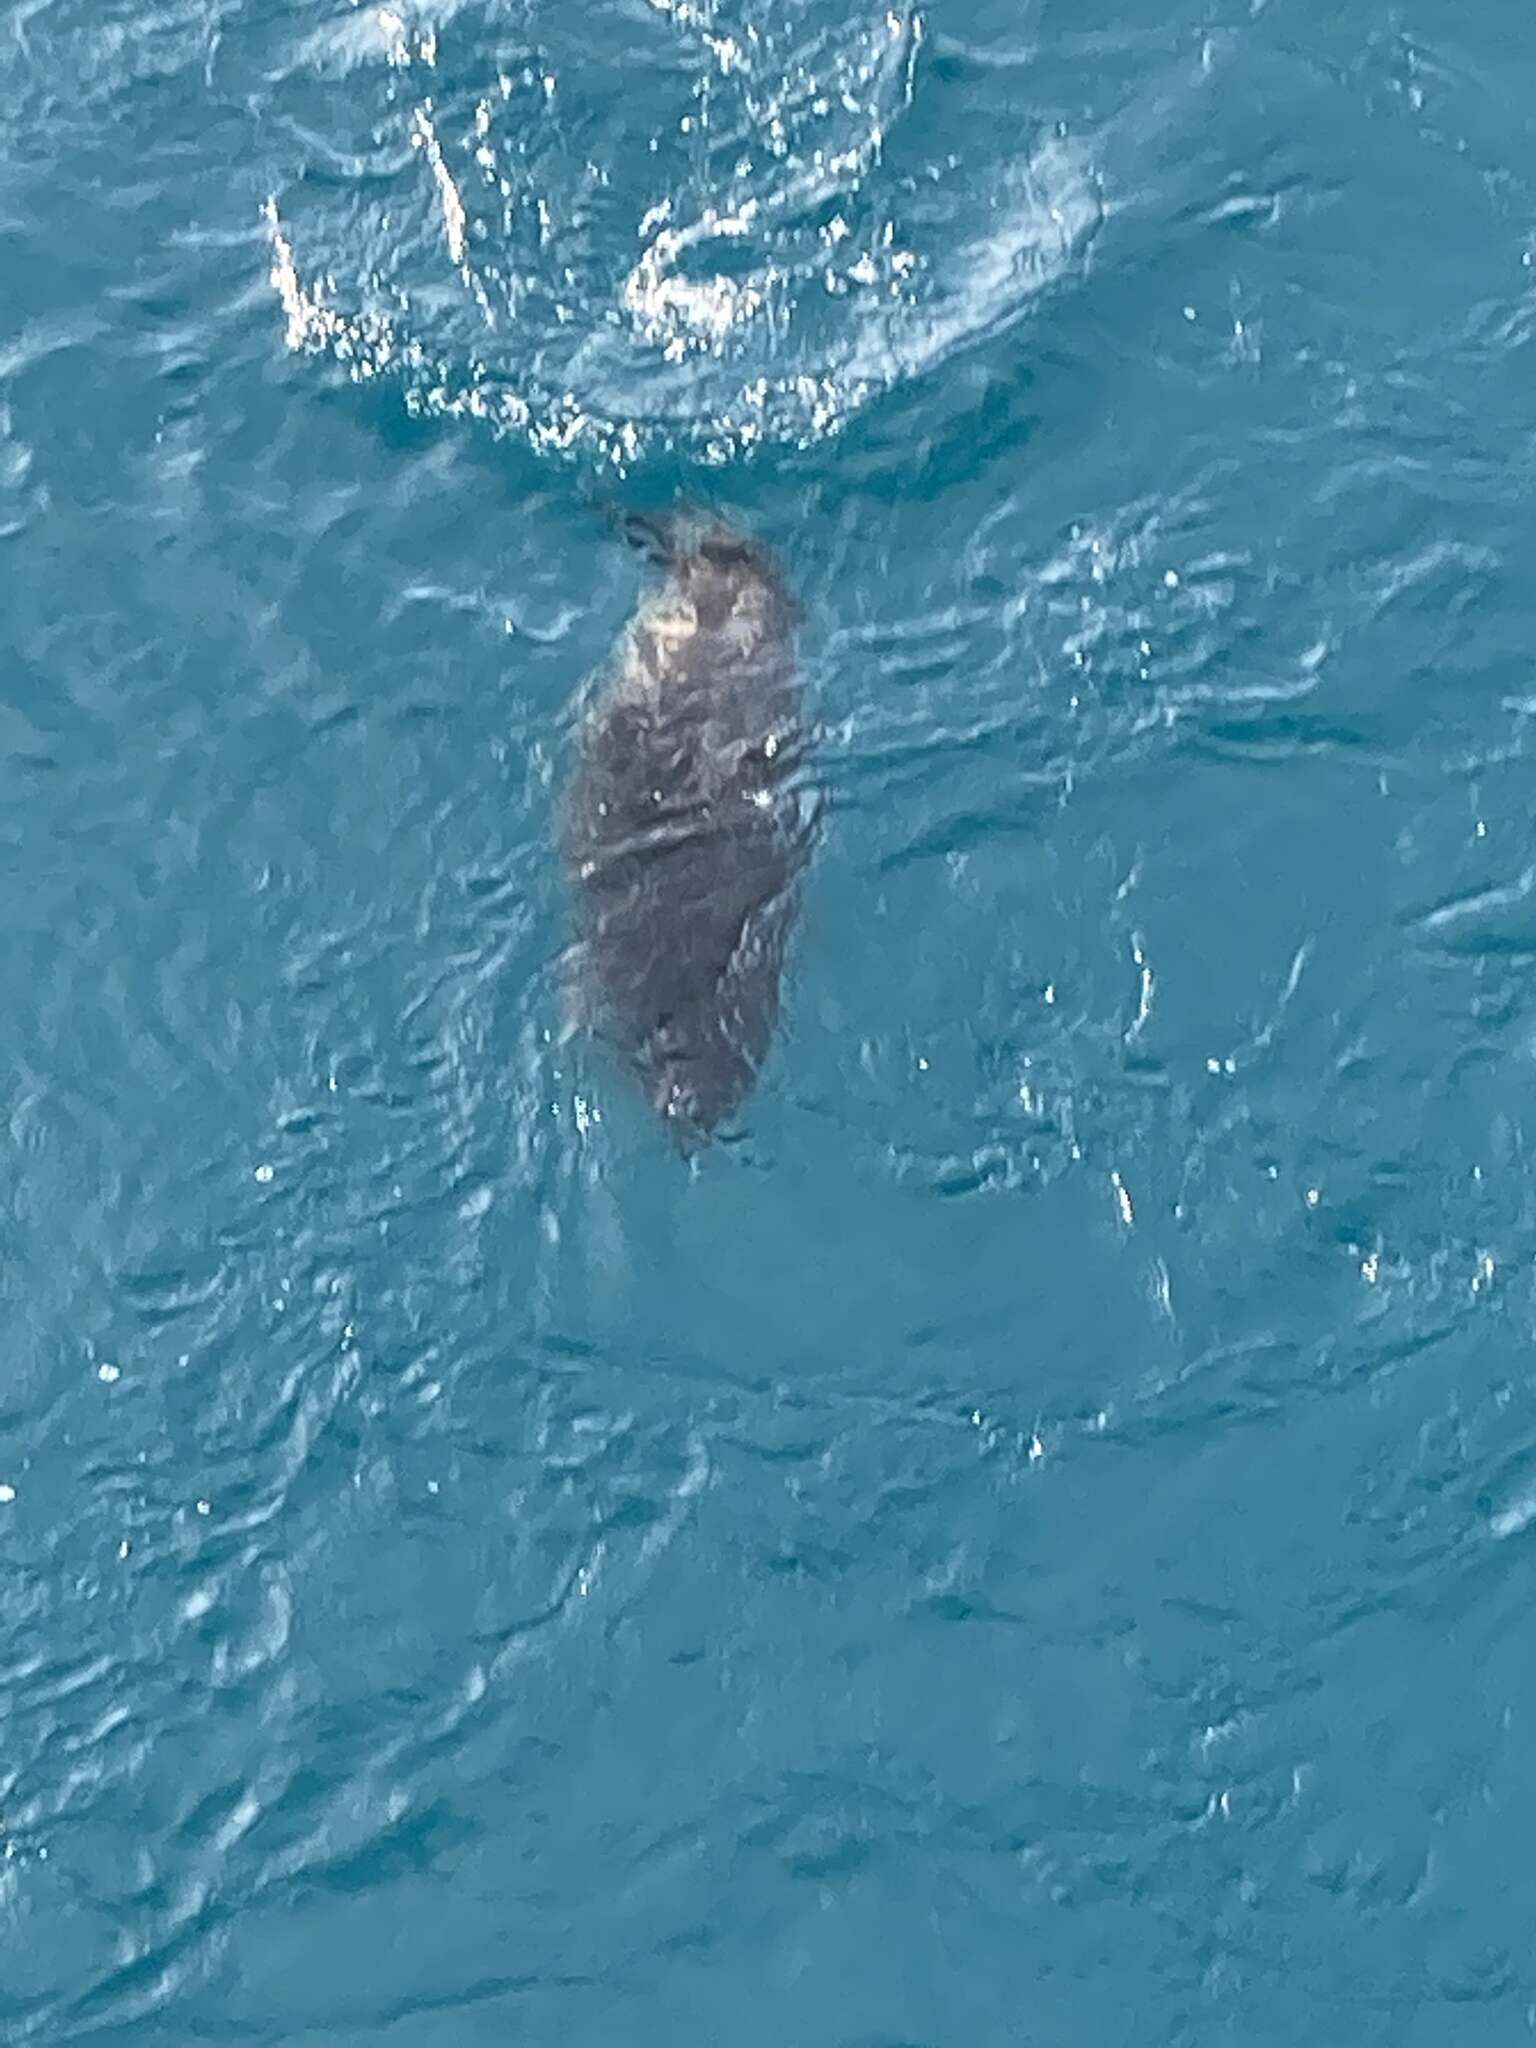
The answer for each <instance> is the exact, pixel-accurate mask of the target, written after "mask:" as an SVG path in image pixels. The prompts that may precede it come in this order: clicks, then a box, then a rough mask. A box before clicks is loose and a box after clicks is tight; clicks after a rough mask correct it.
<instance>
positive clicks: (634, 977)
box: [562, 522, 808, 1147]
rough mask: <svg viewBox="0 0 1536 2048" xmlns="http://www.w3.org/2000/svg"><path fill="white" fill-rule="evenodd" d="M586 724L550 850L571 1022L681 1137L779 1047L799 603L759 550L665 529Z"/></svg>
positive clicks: (675, 527) (738, 538) (794, 812)
mask: <svg viewBox="0 0 1536 2048" xmlns="http://www.w3.org/2000/svg"><path fill="white" fill-rule="evenodd" d="M656 542H657V553H658V556H659V559H660V561H661V563H662V566H663V570H664V575H663V578H662V580H661V583H660V586H659V588H657V589H656V590H654V591H653V592H652V593H651V594H650V595H649V596H648V597H647V598H646V600H645V601H644V602H643V603H642V605H641V606H640V609H639V610H638V612H637V613H636V615H635V617H634V618H633V619H632V620H631V622H630V624H629V626H628V628H627V629H626V631H625V633H624V636H623V638H622V640H621V642H620V645H619V648H618V651H617V655H616V658H615V660H614V662H613V664H612V667H611V670H610V673H609V674H608V676H607V677H606V678H605V680H604V682H603V683H602V685H601V686H600V688H599V689H598V690H597V692H596V693H595V697H594V701H593V702H592V704H591V707H590V709H589V711H588V713H587V715H586V717H585V718H584V719H583V721H582V724H581V728H580V733H579V738H578V753H577V762H576V769H575V773H574V775H573V777H572V780H571V784H570V787H569V789H568V791H567V796H566V803H565V815H564V824H563V833H562V837H563V846H564V854H565V859H566V864H567V868H568V871H569V875H570V879H571V886H572V890H573V894H574V897H575V902H576V909H577V924H578V933H577V945H576V949H575V954H574V967H575V980H574V988H575V992H576V994H577V996H578V1003H579V1014H580V1017H581V1019H582V1021H584V1022H587V1023H589V1024H591V1025H592V1026H594V1027H595V1028H596V1029H597V1030H598V1031H599V1032H601V1033H602V1035H603V1036H605V1037H606V1038H608V1039H609V1041H610V1042H611V1043H612V1044H613V1045H614V1046H615V1047H616V1049H617V1050H618V1052H619V1054H620V1055H621V1057H622V1058H623V1059H624V1061H625V1062H626V1064H627V1065H628V1066H629V1068H630V1069H631V1071H632V1072H633V1074H634V1075H635V1078H636V1079H637V1081H638V1082H639V1084H640V1086H641V1088H642V1089H643V1091H644V1092H645V1094H646V1096H647V1097H648V1099H649V1100H650V1102H651V1104H652V1106H653V1107H654V1108H655V1110H656V1111H657V1113H658V1114H659V1115H660V1116H661V1117H663V1118H664V1119H665V1120H666V1121H667V1122H668V1124H669V1125H670V1126H671V1128H672V1129H673V1132H674V1135H675V1136H676V1137H677V1138H678V1140H679V1142H680V1144H682V1145H684V1146H685V1147H686V1146H688V1145H690V1144H691V1143H695V1142H698V1141H701V1140H703V1139H705V1138H707V1137H708V1136H709V1135H710V1134H711V1133H712V1132H713V1131H714V1130H715V1128H716V1126H717V1125H719V1124H720V1123H721V1122H722V1121H723V1120H724V1119H725V1118H727V1117H728V1116H729V1115H730V1114H731V1113H732V1112H733V1111H734V1110H735V1109H736V1108H737V1107H738V1106H739V1105H740V1103H741V1102H742V1101H743V1099H744V1098H745V1096H746V1095H747V1093H748V1091H749V1090H750V1088H751V1087H752V1084H753V1081H754V1080H755V1078H756V1075H757V1072H758V1069H759V1068H760V1066H761V1064H762V1061H763V1058H764V1055H765V1054H766V1052H767V1050H768V1047H769V1044H770V1043H771V1041H772V1037H773V1032H774V1028H775V1025H776V1023H777V1020H778V1014H779V990H780V983H781V980H782V975H783V967H784V957H785V950H786V947H787V944H788V941H789V937H790V933H791V930H792V928H793V925H794V920H795V912H796V895H797V882H798V878H799V874H800V871H801V869H802V867H803V865H804V859H805V854H806V851H807V846H808V825H807V822H806V820H805V818H804V816H803V814H802V810H801V805H800V802H799V799H798V796H797V794H796V791H795V788H794V785H793V773H794V769H795V767H796V765H797V763H798V762H799V760H800V759H801V757H802V754H803V750H804V742H803V731H802V726H801V720H800V708H799V700H798V689H797V684H796V677H795V669H794V657H793V645H792V642H793V634H794V628H795V624H796V622H797V618H798V613H797V610H796V607H795V605H794V602H793V600H792V599H791V598H790V596H789V594H788V592H787V590H786V589H785V587H784V584H783V582H782V581H781V579H780V576H779V573H778V570H777V568H776V566H775V565H774V563H773V561H772V560H771V558H770V557H769V556H768V554H767V553H766V551H765V550H763V549H762V548H761V547H759V546H758V545H757V544H756V543H755V542H753V541H750V540H748V539H746V538H744V537H743V536H742V535H740V534H738V533H736V532H734V531H732V530H731V529H729V528H727V527H723V526H719V525H713V524H712V525H705V526H702V527H698V526H696V527H694V528H692V529H691V530H690V529H688V528H686V527H685V526H684V525H683V524H682V522H676V523H674V524H672V525H670V526H668V527H667V528H665V529H662V530H661V531H660V532H659V533H658V534H657V536H656Z"/></svg>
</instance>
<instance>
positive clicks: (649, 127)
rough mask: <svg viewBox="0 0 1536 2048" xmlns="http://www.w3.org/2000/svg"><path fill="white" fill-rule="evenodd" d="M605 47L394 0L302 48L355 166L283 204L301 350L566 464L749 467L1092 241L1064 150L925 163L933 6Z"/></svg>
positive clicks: (307, 127)
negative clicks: (566, 457)
mask: <svg viewBox="0 0 1536 2048" xmlns="http://www.w3.org/2000/svg"><path fill="white" fill-rule="evenodd" d="M601 29H602V32H601V33H599V24H598V23H597V22H596V21H586V22H573V21H571V20H570V18H569V17H567V16H565V15H563V14H557V13H556V12H555V11H554V10H553V9H549V10H548V11H547V13H546V12H545V11H544V10H541V9H539V8H537V7H535V9H534V10H533V13H532V18H531V19H530V21H529V24H528V28H527V32H526V34H525V35H524V36H523V37H522V38H521V40H520V41H519V42H518V43H517V44H516V45H515V47H512V48H509V47H508V46H507V40H506V32H505V29H504V27H503V28H501V29H500V30H499V31H498V28H497V24H496V22H495V20H494V19H493V18H491V17H489V16H487V15H483V14H480V13H478V12H475V11H473V10H470V9H467V8H464V9H460V10H458V11H457V12H451V13H447V14H441V13H440V14H439V15H438V16H437V17H436V18H434V20H433V21H431V22H430V23H429V22H426V21H424V20H423V19H421V18H418V17H414V16H412V15H411V14H410V13H408V12H407V10H406V8H405V6H404V0H402V4H401V5H398V6H383V7H374V8H367V9H362V10H360V11H359V16H358V18H357V19H355V20H354V21H353V22H352V23H350V24H349V25H348V26H347V29H346V33H345V34H343V33H342V32H341V31H340V30H339V29H338V30H337V32H336V33H335V34H334V35H333V36H332V37H331V38H330V39H329V40H328V41H327V42H326V43H325V44H324V45H317V44H316V42H315V39H314V35H313V33H312V32H311V33H310V34H309V35H308V36H307V38H306V39H304V40H303V41H301V42H300V43H299V44H298V45H297V46H296V47H295V50H294V52H293V58H292V62H291V63H290V65H289V66H288V67H286V69H282V70H280V71H279V73H277V74H275V84H274V91H275V92H276V93H278V94H280V95H286V96H289V97H291V98H293V99H294V100H295V101H296V102H298V103H300V105H299V106H296V110H295V113H294V115H293V116H292V117H291V118H292V119H293V121H294V124H295V126H296V127H299V126H300V125H302V129H303V132H304V133H305V134H306V135H313V134H314V133H315V131H316V124H317V120H318V121H319V123H320V131H321V133H322V134H323V135H324V137H325V140H326V143H327V145H328V149H329V162H330V163H331V164H332V165H334V166H336V167H338V171H337V175H335V176H333V177H330V178H328V179H326V180H324V181H315V180H306V179H303V178H299V177H295V178H293V179H292V180H291V181H290V182H289V183H288V185H287V187H286V188H285V189H284V191H283V194H282V197H281V198H280V197H279V195H278V194H277V193H275V192H274V194H273V195H272V196H271V198H270V199H269V201H268V204H267V207H266V209H265V214H266V222H267V228H268V233H269V236H270V238H271V245H272V252H273V260H272V269H271V277H272V283H273V287H274V290H275V291H276V293H277V296H278V299H279V302H280V304H281V306H282V309H283V312H284V316H285V323H286V325H285V333H286V338H287V341H288V344H289V346H290V347H292V348H295V349H305V350H311V351H320V352H325V353H329V354H330V355H332V356H333V357H335V358H336V359H337V360H338V361H339V362H341V363H342V364H344V365H345V366H346V368H347V369H348V371H349V373H350V374H353V375H355V376H359V377H372V376H377V375H378V374H379V373H380V372H381V371H384V370H389V371H390V372H391V373H392V374H395V375H397V376H399V377H400V379H401V382H402V387H403V392H404V397H405V402H406V404H407V406H408V407H409V408H410V409H411V410H412V411H414V412H429V413H443V414H451V415H464V416H470V417H474V418H477V419H481V420H484V421H486V422H488V423H489V424H490V425H491V426H492V427H493V428H494V429H496V430H497V431H501V432H509V433H517V434H519V435H522V436H524V437H526V438H527V439H528V440H529V441H530V442H531V443H532V444H533V445H534V446H535V447H538V448H540V449H543V450H546V451H549V452H570V451H572V450H581V451H582V452H586V453H594V454H596V455H598V456H600V457H602V458H604V459H605V460H607V461H609V462H611V463H613V464H614V465H615V466H617V467H619V468H623V467H626V466H628V465H629V464H630V463H632V462H634V461H635V460H637V459H638V458H639V457H640V456H641V455H643V454H646V453H649V452H651V451H653V450H656V449H682V450H685V451H686V452H687V453H689V454H690V455H693V456H696V457H702V458H703V459H704V460H706V461H713V462H726V461H730V460H732V459H734V458H736V457H739V456H741V455H743V454H746V453H749V452H751V451H753V450H754V449H757V448H759V447H762V446H764V445H767V444H777V445H793V446H800V447H804V446H808V445H810V444H812V443H813V442H816V441H819V440H822V439H825V438H826V437H827V436H829V435H833V434H836V433H837V432H838V431H839V430H840V429H841V428H842V427H843V426H844V425H845V424H846V423H847V421H848V420H849V419H850V418H851V417H852V416H853V415H854V413H856V412H857V411H858V410H859V409H860V408H861V407H862V406H864V405H866V404H867V403H868V402H869V400H870V399H871V398H872V397H874V396H876V395H878V394H879V393H880V392H882V391H885V390H888V389H890V388H891V387H892V386H893V385H895V384H899V383H901V382H902V381H904V380H906V379H910V378H912V377H914V376H916V375H919V374H921V373H922V372H923V371H925V370H927V369H930V368H931V367H932V366H933V365H935V364H936V363H939V362H941V361H943V360H944V359H945V358H946V357H947V356H949V355H951V354H952V353H954V352H955V351H956V350H958V349H962V348H964V347H966V346H968V345H970V344H971V343H972V342H974V341H975V340H976V338H977V337H979V336H981V335H984V334H987V333H990V332H994V331H996V330H997V329H998V328H999V327H1001V326H1004V325H1006V324H1008V323H1009V322H1011V321H1012V320H1014V319H1016V318H1018V317H1019V316H1020V315H1021V314H1022V313H1023V312H1024V311H1025V310H1026V309H1027V307H1028V305H1029V304H1030V303H1031V301H1032V300H1033V299H1034V298H1035V297H1036V296H1037V295H1038V293H1039V292H1040V291H1041V290H1043V289H1044V288H1045V287H1047V286H1048V285H1049V284H1050V283H1051V282H1052V281H1053V280H1054V279H1056V278H1057V277H1059V276H1061V275H1062V274H1063V273H1064V272H1065V271H1066V270H1067V269H1068V267H1069V266H1070V265H1071V263H1072V262H1073V261H1074V259H1075V258H1076V257H1077V255H1078V254H1079V252H1080V251H1081V250H1082V248H1083V247H1084V245H1085V244H1086V242H1087V240H1088V239H1089V238H1090V237H1091V235H1092V232H1093V230H1094V227H1095V226H1096V224H1097V220H1098V215H1099V207H1098V201H1097V196H1096V193H1095V190H1094V184H1093V180H1092V177H1091V174H1090V172H1089V169H1088V166H1087V164H1086V162H1085V161H1084V159H1083V157H1082V156H1081V154H1080V153H1079V152H1078V151H1077V150H1076V149H1075V148H1074V147H1073V146H1071V145H1070V144H1069V143H1068V142H1067V141H1066V140H1065V139H1063V138H1062V137H1061V136H1059V135H1049V134H1048V135H1046V136H1044V137H1043V138H1036V139H1035V140H1034V141H1033V142H1032V143H1031V144H1030V145H1029V146H1028V147H1022V146H1020V145H1019V144H1017V143H1015V144H1014V145H1013V146H1012V147H1011V149H1009V150H1007V151H1003V152H998V151H997V150H996V149H995V148H993V149H990V150H986V151H985V160H984V161H980V162H975V163H973V162H969V161H967V159H966V157H965V156H964V154H963V153H962V152H960V151H957V150H950V151H946V152H944V153H943V154H942V155H941V156H940V157H939V158H938V159H934V158H933V157H932V156H931V154H930V155H927V156H921V155H918V154H916V153H915V152H914V151H913V150H912V149H911V148H907V147H906V146H905V143H904V137H905V131H906V128H907V126H908V125H909V124H908V115H909V113H910V111H911V109H912V106H913V104H914V101H915V99H916V97H917V94H918V92H919V90H920V87H921V73H920V70H919V55H920V52H921V50H922V47H923V40H924V28H923V20H922V16H921V15H920V13H918V12H917V11H916V9H915V8H910V9H906V10H898V9H889V8H885V7H881V8H879V9H877V10H876V9H870V10H867V11H865V12H863V13H861V14H857V15H854V16H852V17H850V18H848V19H845V20H842V21H836V22H822V23H821V24H820V25H816V24H815V23H813V21H812V19H811V17H810V15H809V14H808V13H807V11H806V9H805V7H804V5H803V0H793V4H792V0H769V4H768V5H767V6H766V7H765V6H764V5H763V4H762V0H754V5H753V7H752V8H751V10H750V12H749V11H748V10H747V8H746V7H745V6H740V7H738V9H737V11H735V12H733V11H732V9H731V7H730V5H729V4H728V0H650V7H649V11H648V13H647V14H646V15H644V16H636V15H634V14H633V13H625V14H624V15H623V16H622V17H621V16H619V15H617V14H614V15H612V16H607V15H605V16H604V17H603V20H602V23H601ZM491 53H494V54H491ZM338 68H339V69H340V72H341V80H340V81H338V78H337V71H338ZM306 101H307V104H305V103H306ZM1006 111H1007V116H1008V122H1009V132H1011V133H1016V132H1017V116H1016V113H1015V112H1014V110H1012V109H1009V110H1006ZM957 139H959V138H957ZM898 144H900V145H902V146H901V147H900V148H898V147H897V145H898ZM982 147H983V149H984V150H985V143H984V142H983V145H982ZM340 167H346V171H347V175H341V171H340Z"/></svg>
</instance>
